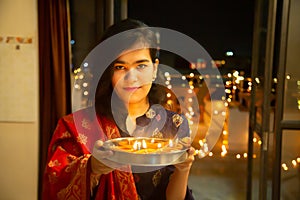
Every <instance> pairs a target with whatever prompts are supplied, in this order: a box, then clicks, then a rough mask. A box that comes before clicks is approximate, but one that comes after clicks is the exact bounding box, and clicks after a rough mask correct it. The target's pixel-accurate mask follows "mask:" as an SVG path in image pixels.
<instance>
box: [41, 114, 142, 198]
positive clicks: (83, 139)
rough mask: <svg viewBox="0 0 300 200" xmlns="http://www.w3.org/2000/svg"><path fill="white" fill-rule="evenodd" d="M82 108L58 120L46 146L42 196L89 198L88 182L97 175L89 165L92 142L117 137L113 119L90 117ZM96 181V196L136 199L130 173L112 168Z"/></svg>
mask: <svg viewBox="0 0 300 200" xmlns="http://www.w3.org/2000/svg"><path fill="white" fill-rule="evenodd" d="M85 111H86V110H82V111H78V112H76V113H74V114H70V115H68V116H66V117H63V118H62V119H60V120H59V122H58V125H57V128H56V130H55V132H54V135H53V138H52V140H51V142H50V145H49V149H48V159H49V160H48V162H47V166H46V169H45V175H44V184H43V200H48V199H49V200H55V199H61V200H67V199H68V200H71V199H72V200H73V199H74V200H76V199H78V200H87V199H90V196H91V188H90V184H91V181H93V180H94V179H96V178H97V177H96V175H93V174H91V172H90V166H89V165H90V163H89V160H90V159H89V158H90V156H91V149H92V147H93V144H94V142H95V141H96V140H98V139H104V138H108V139H110V138H116V137H120V134H119V131H118V128H117V127H116V126H115V125H114V124H113V123H112V122H110V121H109V120H107V119H106V118H104V117H98V119H96V118H94V119H93V118H92V119H91V118H90V117H87V116H89V115H87V113H85ZM74 115H76V119H75V120H74ZM98 122H99V124H100V126H99V124H98ZM103 130H105V131H103ZM99 185H101V187H98V191H97V195H96V197H95V199H96V200H102V199H103V200H108V199H109V200H135V199H138V195H137V192H136V188H135V184H134V179H133V175H132V173H128V172H124V171H118V170H114V171H113V172H111V173H109V174H107V175H101V177H100V181H99Z"/></svg>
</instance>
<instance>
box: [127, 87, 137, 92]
mask: <svg viewBox="0 0 300 200" xmlns="http://www.w3.org/2000/svg"><path fill="white" fill-rule="evenodd" d="M139 88H140V87H124V90H126V91H134V90H137V89H139Z"/></svg>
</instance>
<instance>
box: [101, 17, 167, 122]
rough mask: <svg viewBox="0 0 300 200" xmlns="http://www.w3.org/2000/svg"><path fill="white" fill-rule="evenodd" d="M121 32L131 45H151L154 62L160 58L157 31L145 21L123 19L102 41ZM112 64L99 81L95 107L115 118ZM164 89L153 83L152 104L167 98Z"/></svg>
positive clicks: (107, 115) (150, 96)
mask: <svg viewBox="0 0 300 200" xmlns="http://www.w3.org/2000/svg"><path fill="white" fill-rule="evenodd" d="M128 30H134V31H133V32H130V33H126V31H128ZM124 31H125V32H124ZM122 32H124V33H122ZM119 33H122V37H121V38H122V39H123V40H126V44H128V42H129V43H130V44H131V45H134V44H136V43H139V42H142V43H144V44H146V45H147V46H149V51H150V56H151V59H152V62H155V59H157V58H158V55H159V53H158V52H159V50H158V49H159V48H158V43H157V36H156V33H155V32H153V31H152V30H150V28H149V27H148V26H147V25H146V24H144V23H143V22H141V21H138V20H134V19H125V20H122V21H121V22H119V23H117V24H114V25H112V26H111V27H109V28H108V29H107V31H106V32H105V33H104V34H103V36H102V39H101V41H100V42H103V41H105V40H106V39H108V38H110V37H112V36H114V35H116V34H119ZM120 42H122V41H120ZM153 46H156V48H153ZM150 47H151V48H150ZM120 48H124V50H126V49H129V48H128V45H127V46H126V47H124V46H122V44H120ZM112 65H113V63H111V65H110V66H108V67H107V68H106V69H105V71H104V73H103V74H102V76H101V78H100V80H99V82H98V85H97V89H96V95H95V109H96V113H97V114H100V115H104V116H106V117H108V118H110V119H112V120H113V115H112V108H111V98H112V93H113V86H112V83H111V79H112V76H113V70H112ZM158 78H159V76H158ZM164 91H165V90H164V88H162V86H159V85H157V84H155V83H153V84H152V87H151V89H150V92H149V94H148V98H149V102H150V104H161V103H162V102H163V101H164V100H165V94H164Z"/></svg>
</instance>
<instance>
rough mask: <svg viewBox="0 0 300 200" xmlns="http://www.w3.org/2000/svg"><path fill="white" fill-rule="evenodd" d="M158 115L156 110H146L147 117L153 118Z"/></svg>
mask: <svg viewBox="0 0 300 200" xmlns="http://www.w3.org/2000/svg"><path fill="white" fill-rule="evenodd" d="M155 115H156V112H155V111H154V110H153V109H152V108H150V109H149V110H148V111H147V112H146V117H148V118H150V119H152V118H153V117H154V116H155Z"/></svg>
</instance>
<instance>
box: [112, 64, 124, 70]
mask: <svg viewBox="0 0 300 200" xmlns="http://www.w3.org/2000/svg"><path fill="white" fill-rule="evenodd" d="M114 68H115V70H122V69H125V67H124V66H122V65H116V66H115V67H114Z"/></svg>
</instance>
